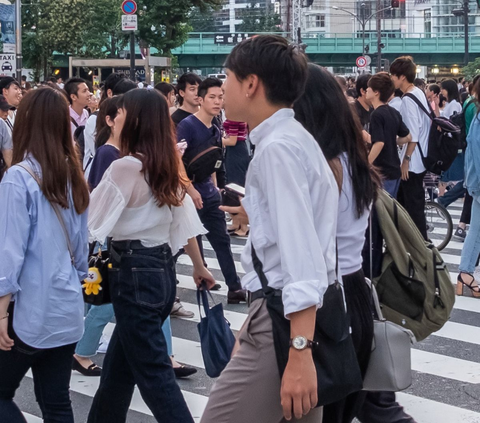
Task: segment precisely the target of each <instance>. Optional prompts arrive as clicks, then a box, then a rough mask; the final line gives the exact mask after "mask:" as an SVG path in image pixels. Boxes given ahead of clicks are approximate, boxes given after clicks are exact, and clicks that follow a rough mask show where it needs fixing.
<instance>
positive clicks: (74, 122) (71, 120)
mask: <svg viewBox="0 0 480 423" xmlns="http://www.w3.org/2000/svg"><path fill="white" fill-rule="evenodd" d="M70 122H72V123H73V124H74V126H75V128H78V123H77V121H76V120H75V119H74V118H73V117H72V116H70Z"/></svg>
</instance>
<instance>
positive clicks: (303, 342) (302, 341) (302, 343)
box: [292, 336, 307, 350]
mask: <svg viewBox="0 0 480 423" xmlns="http://www.w3.org/2000/svg"><path fill="white" fill-rule="evenodd" d="M292 346H293V348H295V349H296V350H303V349H305V348H306V347H307V338H305V337H303V336H296V337H295V338H293V341H292Z"/></svg>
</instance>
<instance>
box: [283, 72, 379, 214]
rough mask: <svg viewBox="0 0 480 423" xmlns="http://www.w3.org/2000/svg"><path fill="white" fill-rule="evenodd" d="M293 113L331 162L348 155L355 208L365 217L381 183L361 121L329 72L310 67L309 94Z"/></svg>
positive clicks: (297, 104) (307, 86)
mask: <svg viewBox="0 0 480 423" xmlns="http://www.w3.org/2000/svg"><path fill="white" fill-rule="evenodd" d="M293 109H294V111H295V118H296V119H297V120H298V121H299V122H300V123H301V124H302V125H303V126H304V128H305V129H306V130H307V131H308V132H310V133H311V134H312V135H313V137H314V138H315V140H316V141H317V143H318V144H319V146H320V148H321V149H322V151H323V154H324V155H325V157H326V159H327V160H328V161H329V162H330V161H331V160H333V159H335V158H337V157H338V156H339V155H340V154H342V153H346V154H347V157H348V162H349V164H350V169H349V173H350V177H351V178H352V182H353V192H354V194H355V208H356V212H357V216H361V215H362V214H363V213H364V211H365V209H366V208H368V207H369V206H370V204H371V203H372V201H373V200H374V198H375V193H376V189H377V187H379V186H380V179H379V176H378V174H377V173H376V172H375V170H374V169H373V168H372V166H370V165H369V163H368V154H367V149H366V147H365V142H364V141H363V134H362V128H361V125H360V121H359V120H358V118H357V117H356V116H355V115H354V113H353V111H352V108H351V107H350V105H349V103H348V100H347V99H346V97H345V95H344V94H343V92H342V89H341V88H340V85H339V84H338V83H337V82H336V81H335V78H334V77H333V75H331V74H330V73H329V72H328V71H327V70H325V69H324V68H322V67H320V66H318V65H314V64H311V63H310V64H309V65H308V79H307V85H306V89H305V93H304V94H303V95H302V96H301V97H300V98H299V99H298V100H297V101H296V102H295V104H294V107H293Z"/></svg>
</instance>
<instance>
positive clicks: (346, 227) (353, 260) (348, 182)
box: [337, 153, 369, 276]
mask: <svg viewBox="0 0 480 423" xmlns="http://www.w3.org/2000/svg"><path fill="white" fill-rule="evenodd" d="M340 160H341V162H342V168H343V183H342V193H341V194H340V198H339V201H338V220H337V245H338V267H339V269H340V273H341V275H342V276H345V275H350V274H352V273H355V272H356V271H358V270H360V269H361V268H362V261H363V259H362V249H363V245H364V244H365V231H366V230H367V226H368V216H369V210H367V209H365V210H364V212H363V214H362V215H361V216H360V217H358V216H357V208H356V205H355V196H354V193H353V184H352V178H351V176H350V164H349V162H348V158H347V154H346V153H343V154H342V155H341V156H340Z"/></svg>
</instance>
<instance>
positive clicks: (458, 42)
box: [172, 32, 480, 68]
mask: <svg viewBox="0 0 480 423" xmlns="http://www.w3.org/2000/svg"><path fill="white" fill-rule="evenodd" d="M215 35H216V34H214V33H211V32H205V33H200V32H192V33H190V34H189V38H188V40H187V42H186V43H185V44H184V45H182V46H181V47H179V48H176V49H175V50H173V51H172V53H173V54H174V55H176V56H177V57H178V62H179V65H180V67H182V68H185V67H191V68H215V67H217V68H218V67H222V65H223V63H224V61H225V58H226V57H227V55H228V53H229V52H230V51H231V50H232V48H233V47H234V44H216V43H215ZM302 41H303V43H304V44H306V45H307V47H306V53H307V55H308V56H309V58H310V60H311V61H312V62H314V63H318V64H321V65H324V66H339V67H340V66H355V59H356V58H357V57H358V56H360V55H361V52H362V45H363V40H362V38H361V34H357V35H355V34H353V35H352V34H333V33H332V34H328V33H308V34H305V35H304V36H303V37H302ZM382 43H383V44H384V45H385V47H384V48H383V49H382V57H383V58H385V59H388V60H390V61H393V60H394V59H395V58H396V57H398V56H401V55H411V56H413V58H414V60H415V62H416V63H417V64H418V65H421V66H436V65H438V66H455V65H457V66H461V65H462V64H463V56H464V51H465V41H464V38H463V33H462V34H460V33H459V34H457V33H454V34H406V33H403V34H400V33H388V34H382ZM365 45H367V46H369V54H370V56H372V58H374V57H375V56H376V53H377V35H376V34H371V33H367V34H365ZM469 51H470V60H474V59H475V58H476V57H480V34H471V35H470V37H469ZM374 63H375V61H374Z"/></svg>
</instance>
